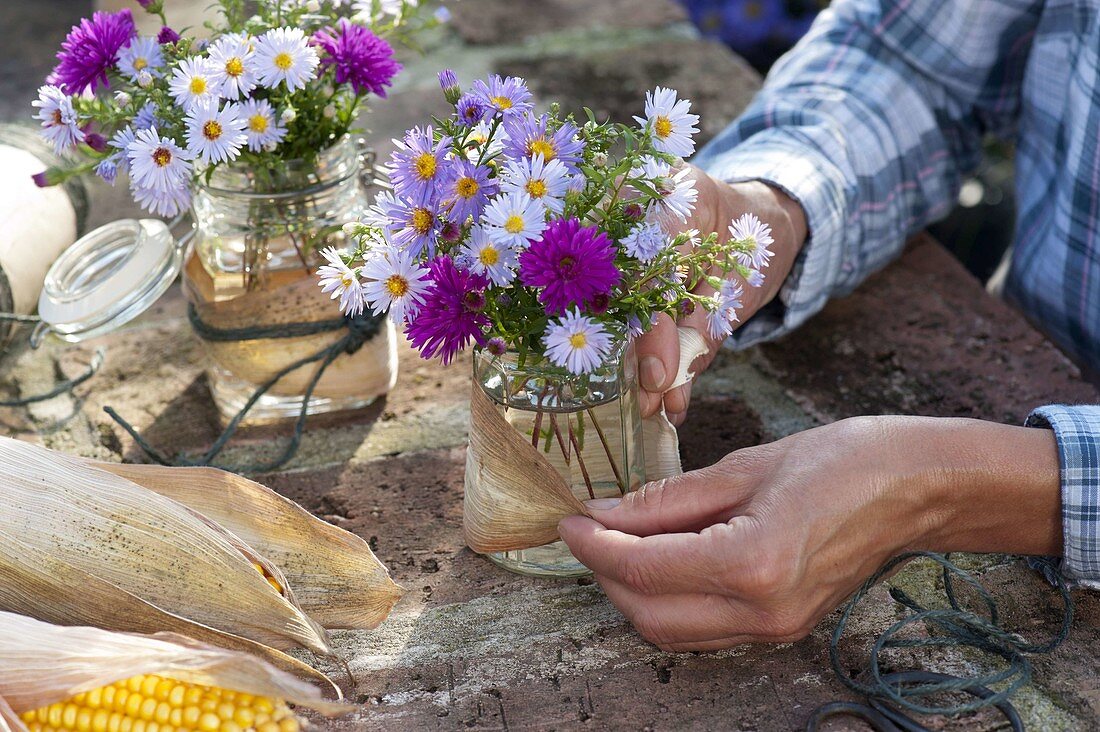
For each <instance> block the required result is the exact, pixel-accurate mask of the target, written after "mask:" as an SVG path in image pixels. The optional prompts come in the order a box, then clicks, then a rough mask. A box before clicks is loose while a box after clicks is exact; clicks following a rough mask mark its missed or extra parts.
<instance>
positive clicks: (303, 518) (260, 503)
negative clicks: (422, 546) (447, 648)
mask: <svg viewBox="0 0 1100 732" xmlns="http://www.w3.org/2000/svg"><path fill="white" fill-rule="evenodd" d="M96 465H97V466H98V467H100V468H102V469H103V470H108V471H110V472H112V473H114V474H116V475H120V476H122V477H123V478H126V479H128V480H131V481H133V482H135V483H137V484H139V485H143V486H145V487H146V488H148V489H149V490H152V491H155V492H157V493H159V494H161V495H162V496H167V497H168V498H171V499H173V500H175V501H178V502H180V503H182V504H183V505H185V506H187V507H189V508H191V509H194V510H195V511H198V512H199V513H201V514H203V515H204V516H207V517H208V518H210V519H213V520H214V521H216V522H217V523H219V524H220V525H222V526H224V527H225V528H226V529H228V530H229V531H231V532H233V533H234V534H235V535H237V536H238V537H240V538H241V539H243V540H244V541H245V542H246V543H247V544H248V545H249V546H251V547H253V548H254V549H256V550H257V551H259V552H260V553H261V554H263V555H264V556H265V557H267V558H268V559H270V560H271V561H273V562H274V563H275V564H276V565H278V566H279V568H280V569H282V571H283V574H284V575H285V576H286V578H287V580H288V581H289V582H290V586H291V587H293V588H294V592H295V596H296V597H297V598H298V602H299V604H300V605H301V607H302V608H303V609H304V610H305V611H306V612H307V613H309V615H310V617H312V618H314V619H316V620H317V621H318V622H320V623H321V624H322V625H324V626H325V627H326V628H351V629H359V630H370V629H372V628H375V627H377V626H378V624H379V623H381V622H382V621H383V620H385V619H386V616H387V615H389V613H390V610H392V609H393V606H394V604H395V603H396V602H397V601H398V600H399V599H401V595H402V594H403V593H404V590H403V589H402V588H401V586H400V585H398V584H397V583H396V582H394V581H393V580H392V579H391V578H390V574H389V572H388V571H387V570H386V567H385V566H384V565H383V564H382V563H381V562H379V561H378V559H377V558H376V557H375V556H374V552H372V551H371V550H370V547H369V546H368V545H367V543H366V542H365V541H363V540H362V539H361V538H359V537H358V536H356V535H355V534H352V533H350V532H347V531H344V530H343V529H340V528H338V527H336V526H333V525H332V524H330V523H328V522H327V521H322V520H321V519H319V518H317V517H316V516H314V515H313V514H311V513H310V512H309V511H306V510H305V509H304V508H302V507H301V506H299V505H298V504H297V503H295V502H293V501H291V500H289V499H288V498H284V497H283V496H281V495H279V494H278V493H276V492H275V491H273V490H271V489H270V488H267V487H265V486H262V485H260V484H259V483H256V482H254V481H251V480H248V479H247V478H242V477H241V476H239V475H236V474H234V473H228V472H226V471H224V470H218V469H216V468H167V467H162V466H159V465H120V464H116V463H96Z"/></svg>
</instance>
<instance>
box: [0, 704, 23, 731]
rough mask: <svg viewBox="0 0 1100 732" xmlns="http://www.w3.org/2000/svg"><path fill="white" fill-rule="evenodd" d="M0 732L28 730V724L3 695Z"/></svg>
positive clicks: (0, 709)
mask: <svg viewBox="0 0 1100 732" xmlns="http://www.w3.org/2000/svg"><path fill="white" fill-rule="evenodd" d="M0 732H27V726H26V725H25V724H23V721H22V720H21V719H19V715H18V714H16V713H15V710H14V709H12V708H11V705H10V704H8V700H7V699H5V698H4V697H3V696H2V695H0Z"/></svg>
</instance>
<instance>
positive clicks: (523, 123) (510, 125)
mask: <svg viewBox="0 0 1100 732" xmlns="http://www.w3.org/2000/svg"><path fill="white" fill-rule="evenodd" d="M549 122H550V117H549V116H547V115H545V114H543V115H539V116H537V117H536V116H535V115H533V114H524V115H522V116H521V117H515V118H512V119H506V120H505V121H504V131H505V133H506V134H507V136H508V138H507V141H506V142H505V143H504V152H505V154H507V155H508V157H510V158H533V157H534V156H536V155H542V157H543V159H544V160H545V161H546V162H548V163H549V162H550V161H551V160H560V161H561V162H562V163H563V164H564V165H565V167H566V169H567V170H568V171H569V172H570V173H577V172H579V170H580V169H579V168H578V167H577V166H578V165H579V164H580V162H581V155H582V153H583V152H584V143H582V142H581V141H580V140H578V139H576V138H577V132H578V130H577V126H576V125H574V124H571V123H569V122H565V123H563V124H562V126H561V127H559V128H558V129H556V130H550V129H549Z"/></svg>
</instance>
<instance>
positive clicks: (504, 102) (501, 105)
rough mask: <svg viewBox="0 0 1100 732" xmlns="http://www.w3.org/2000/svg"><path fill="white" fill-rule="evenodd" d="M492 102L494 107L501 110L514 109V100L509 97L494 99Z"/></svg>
mask: <svg viewBox="0 0 1100 732" xmlns="http://www.w3.org/2000/svg"><path fill="white" fill-rule="evenodd" d="M490 101H492V103H493V106H495V107H496V108H497V109H500V110H504V109H511V108H512V100H511V99H509V98H508V97H493V98H492V99H491V100H490Z"/></svg>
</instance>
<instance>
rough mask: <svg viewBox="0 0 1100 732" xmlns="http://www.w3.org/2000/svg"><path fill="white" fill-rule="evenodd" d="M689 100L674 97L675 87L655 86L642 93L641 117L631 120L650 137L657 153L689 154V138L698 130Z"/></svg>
mask: <svg viewBox="0 0 1100 732" xmlns="http://www.w3.org/2000/svg"><path fill="white" fill-rule="evenodd" d="M690 110H691V102H689V101H688V100H686V99H677V98H676V90H675V89H662V88H661V87H657V88H656V89H654V90H653V91H651V92H646V95H645V117H644V118H642V117H635V118H634V119H635V120H636V121H637V122H638V124H640V125H641V126H642V127H643V128H648V129H649V131H650V134H651V135H652V136H653V147H654V148H656V150H657V151H658V152H663V153H668V154H669V155H676V156H679V157H681V158H686V157H689V156H690V155H691V154H692V153H694V152H695V141H694V140H693V139H692V137H694V136H695V134H696V133H698V132H699V128H698V127H696V125H697V124H699V115H697V114H691V113H690Z"/></svg>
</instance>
